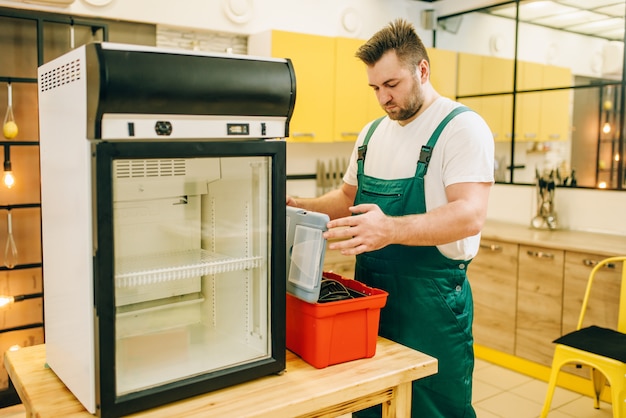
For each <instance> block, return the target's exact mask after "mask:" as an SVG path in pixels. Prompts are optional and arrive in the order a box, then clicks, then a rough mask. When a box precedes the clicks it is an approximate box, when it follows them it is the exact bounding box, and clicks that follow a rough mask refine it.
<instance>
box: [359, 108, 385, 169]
mask: <svg viewBox="0 0 626 418" xmlns="http://www.w3.org/2000/svg"><path fill="white" fill-rule="evenodd" d="M383 119H385V117H384V116H381V117H379V118H378V119H376V120H375V121H374V122H372V124H371V125H370V128H369V129H368V131H367V134H366V135H365V140H363V145H361V146H360V147H359V149H358V157H357V161H360V162H361V163H360V164H362V163H363V162H365V154H366V153H367V143H368V142H370V138H371V137H372V134H373V133H374V131H375V130H376V128H377V127H378V124H379V123H380V121H382V120H383Z"/></svg>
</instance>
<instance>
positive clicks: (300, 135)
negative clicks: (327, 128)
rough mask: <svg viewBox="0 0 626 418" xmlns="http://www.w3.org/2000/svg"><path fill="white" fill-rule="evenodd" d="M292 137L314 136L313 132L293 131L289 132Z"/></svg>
mask: <svg viewBox="0 0 626 418" xmlns="http://www.w3.org/2000/svg"><path fill="white" fill-rule="evenodd" d="M291 136H293V137H294V138H302V137H310V138H315V134H314V133H313V132H294V133H292V134H291Z"/></svg>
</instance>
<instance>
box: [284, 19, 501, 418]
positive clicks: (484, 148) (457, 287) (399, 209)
mask: <svg viewBox="0 0 626 418" xmlns="http://www.w3.org/2000/svg"><path fill="white" fill-rule="evenodd" d="M356 56H357V57H358V58H360V59H361V60H362V61H363V62H364V63H365V64H366V66H367V76H368V80H369V84H370V86H371V87H372V88H373V89H374V92H375V93H376V96H377V98H378V101H379V103H380V105H381V106H382V108H383V109H384V110H385V112H386V113H387V116H386V117H385V118H382V120H377V121H374V122H372V123H370V124H368V126H366V127H365V128H364V129H363V131H362V132H361V134H360V135H359V137H358V139H357V142H356V144H355V148H354V151H353V153H352V156H351V160H350V165H349V167H348V170H347V172H346V174H345V176H344V178H343V180H344V183H343V185H342V186H341V188H339V189H337V190H334V191H331V192H329V193H327V194H325V195H323V196H320V197H318V198H315V199H300V198H297V199H294V198H292V197H288V198H287V204H288V205H292V206H298V207H303V208H305V209H308V210H311V211H317V212H324V213H327V214H328V215H329V216H330V217H331V219H332V220H331V221H330V222H329V223H328V228H329V231H327V232H326V233H325V237H326V238H328V239H335V240H336V239H343V240H338V241H335V242H333V243H332V244H331V245H330V248H332V249H340V250H341V252H342V253H343V254H346V255H356V256H357V257H356V260H357V261H356V271H355V279H357V280H359V281H362V282H364V283H366V284H368V285H370V286H373V287H377V288H380V289H385V290H386V291H387V292H389V297H388V299H387V305H386V306H385V308H384V309H383V310H382V311H381V317H380V335H381V336H384V337H386V338H389V339H391V340H394V341H397V342H399V343H401V344H404V345H407V346H410V347H413V348H415V349H417V350H419V351H422V352H425V353H427V354H429V355H431V356H433V357H436V358H437V359H438V360H439V372H438V373H437V374H436V375H434V376H431V377H428V378H425V379H421V380H418V381H417V382H415V383H414V385H413V402H412V416H413V417H421V418H437V417H445V418H454V417H459V418H461V417H463V418H471V417H475V416H476V414H475V412H474V410H473V408H472V405H471V398H472V392H471V385H472V372H473V368H474V353H473V348H472V344H473V338H472V319H473V303H472V295H471V290H470V287H469V283H468V281H467V277H466V270H467V266H468V264H469V263H470V261H471V259H472V258H473V257H474V256H475V255H476V252H477V251H478V245H479V241H480V231H481V229H482V226H483V223H484V220H485V217H486V213H487V201H488V197H489V191H490V189H491V186H492V184H493V161H494V160H493V157H494V154H493V152H494V151H493V137H492V135H491V131H490V130H489V127H488V126H487V125H486V123H485V122H484V120H483V119H482V118H481V117H480V116H478V115H477V114H476V113H474V112H471V111H468V110H469V109H467V108H465V107H463V106H461V105H460V104H459V103H457V102H454V101H452V100H450V99H447V98H444V97H441V96H440V95H439V94H438V93H437V91H436V90H435V89H434V88H433V86H432V85H431V83H430V63H429V60H428V55H427V52H426V49H425V47H424V45H423V43H422V42H421V40H420V39H419V37H418V36H417V34H416V32H415V29H414V27H413V26H412V25H411V24H410V23H408V22H406V21H404V20H402V19H398V20H396V21H394V22H392V23H391V24H389V25H388V26H387V27H385V28H383V29H382V30H380V31H379V32H378V33H376V34H375V35H374V36H373V37H372V38H371V39H370V40H369V41H367V42H366V43H365V44H364V45H363V46H361V47H360V48H359V50H358V51H357V53H356ZM378 413H379V412H378ZM368 414H369V415H368ZM372 414H373V415H372ZM357 415H358V416H359V417H360V416H370V415H371V416H376V413H375V411H372V410H371V409H370V410H367V411H363V412H361V413H358V414H357Z"/></svg>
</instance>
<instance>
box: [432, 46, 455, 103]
mask: <svg viewBox="0 0 626 418" xmlns="http://www.w3.org/2000/svg"><path fill="white" fill-rule="evenodd" d="M427 51H428V58H429V60H430V82H431V84H432V85H433V87H434V88H435V90H437V92H438V93H439V94H441V95H442V96H445V97H449V98H451V99H454V98H455V97H456V82H457V80H456V78H457V76H456V75H457V53H456V52H454V51H448V50H445V49H435V48H427Z"/></svg>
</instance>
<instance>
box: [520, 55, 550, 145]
mask: <svg viewBox="0 0 626 418" xmlns="http://www.w3.org/2000/svg"><path fill="white" fill-rule="evenodd" d="M543 67H544V66H543V65H542V64H537V63H534V62H522V61H518V77H517V88H518V90H522V92H520V93H518V94H517V99H516V100H517V102H516V111H515V131H516V140H517V141H539V140H540V138H539V129H540V124H541V95H542V93H541V92H523V90H534V89H541V83H542V78H543Z"/></svg>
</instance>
